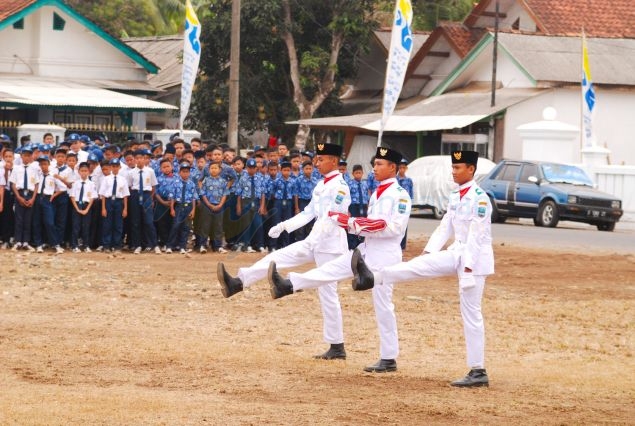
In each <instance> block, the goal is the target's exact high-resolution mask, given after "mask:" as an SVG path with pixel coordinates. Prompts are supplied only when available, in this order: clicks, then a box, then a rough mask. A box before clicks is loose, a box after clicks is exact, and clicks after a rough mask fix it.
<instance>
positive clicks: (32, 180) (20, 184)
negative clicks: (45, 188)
mask: <svg viewBox="0 0 635 426" xmlns="http://www.w3.org/2000/svg"><path fill="white" fill-rule="evenodd" d="M24 168H25V166H24V165H22V164H20V165H19V166H16V165H14V166H13V173H11V183H13V184H15V187H16V189H18V190H20V191H22V190H24V189H25V188H24ZM26 169H27V172H26V173H27V188H26V189H27V190H29V191H35V186H36V185H37V184H38V183H39V182H40V180H39V178H40V176H39V173H40V166H39V165H37V164H35V163H30V164H29V165H28V166H26Z"/></svg>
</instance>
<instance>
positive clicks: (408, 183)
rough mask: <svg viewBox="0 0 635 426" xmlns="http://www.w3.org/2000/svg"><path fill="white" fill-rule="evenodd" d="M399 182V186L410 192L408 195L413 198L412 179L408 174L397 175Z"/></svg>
mask: <svg viewBox="0 0 635 426" xmlns="http://www.w3.org/2000/svg"><path fill="white" fill-rule="evenodd" d="M397 182H399V186H401V187H402V188H403V189H405V190H406V191H407V192H408V195H410V199H411V200H412V199H413V198H414V194H413V183H412V179H410V178H409V177H408V176H406V177H403V178H402V177H399V176H397Z"/></svg>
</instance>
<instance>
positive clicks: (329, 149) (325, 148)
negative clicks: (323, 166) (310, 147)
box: [315, 143, 342, 157]
mask: <svg viewBox="0 0 635 426" xmlns="http://www.w3.org/2000/svg"><path fill="white" fill-rule="evenodd" d="M315 153H316V154H317V155H334V156H336V157H340V156H341V155H342V147H341V146H339V145H335V144H334V143H319V144H317V145H316V146H315Z"/></svg>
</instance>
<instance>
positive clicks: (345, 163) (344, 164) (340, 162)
mask: <svg viewBox="0 0 635 426" xmlns="http://www.w3.org/2000/svg"><path fill="white" fill-rule="evenodd" d="M337 164H338V166H347V165H348V162H347V161H346V160H340V161H339V162H338V163H337Z"/></svg>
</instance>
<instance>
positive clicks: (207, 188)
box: [195, 163, 229, 253]
mask: <svg viewBox="0 0 635 426" xmlns="http://www.w3.org/2000/svg"><path fill="white" fill-rule="evenodd" d="M220 173H221V165H220V163H211V164H210V165H209V176H208V177H206V178H205V179H203V182H202V183H201V188H200V194H199V196H200V200H201V201H200V208H199V210H198V211H199V213H198V214H197V215H196V216H197V217H198V218H199V229H198V233H196V231H195V234H196V238H197V244H198V246H199V247H200V248H199V251H200V252H201V253H205V252H206V251H207V250H206V249H205V246H206V243H207V239H208V238H209V239H210V246H211V249H212V250H213V251H216V252H219V253H227V250H225V249H224V248H223V208H224V206H225V202H226V201H227V196H228V195H229V189H228V188H227V182H226V181H225V180H224V179H223V178H222V177H221V176H220Z"/></svg>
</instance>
